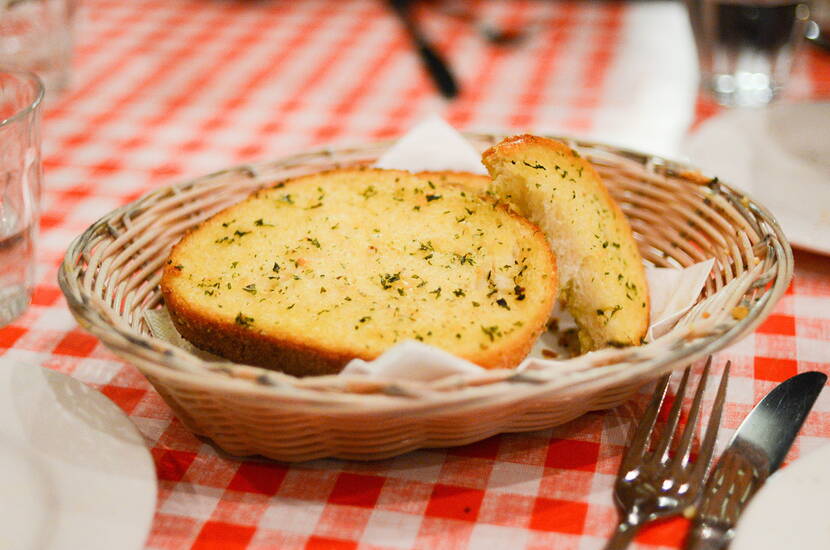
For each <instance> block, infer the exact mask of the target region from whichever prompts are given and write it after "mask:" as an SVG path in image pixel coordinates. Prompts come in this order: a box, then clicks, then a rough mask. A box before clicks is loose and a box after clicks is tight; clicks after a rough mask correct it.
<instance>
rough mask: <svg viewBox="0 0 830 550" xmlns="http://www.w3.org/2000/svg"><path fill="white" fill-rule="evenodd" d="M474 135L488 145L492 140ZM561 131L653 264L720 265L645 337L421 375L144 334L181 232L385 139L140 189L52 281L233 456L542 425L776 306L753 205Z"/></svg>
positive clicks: (439, 441) (780, 279)
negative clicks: (251, 356) (326, 365)
mask: <svg viewBox="0 0 830 550" xmlns="http://www.w3.org/2000/svg"><path fill="white" fill-rule="evenodd" d="M467 137H468V139H469V140H470V142H471V143H473V145H475V146H476V147H478V148H479V149H481V150H483V149H485V148H486V147H488V146H490V145H492V144H494V143H496V142H498V141H499V140H500V139H501V136H492V135H480V134H468V135H467ZM560 139H562V138H560ZM565 141H567V142H568V143H569V144H570V145H571V146H572V147H574V148H575V149H577V150H578V151H579V152H580V153H581V154H582V155H583V156H585V157H586V158H588V159H589V160H590V161H591V162H592V163H593V164H594V165H595V166H596V167H597V169H598V170H599V172H600V173H601V175H602V176H603V178H604V180H605V182H606V184H607V186H608V187H609V189H610V191H611V193H612V194H613V195H614V197H615V198H616V199H617V201H618V202H619V203H620V205H621V206H622V208H623V210H624V211H625V213H626V214H627V215H628V217H629V219H630V221H631V225H632V227H633V229H634V231H635V234H636V237H637V239H638V242H639V243H640V249H641V251H642V254H643V257H644V259H645V260H646V261H647V262H649V263H651V264H653V265H657V266H677V267H679V266H687V265H691V264H693V263H696V262H699V261H702V260H705V259H707V258H714V259H715V264H714V268H713V271H712V274H711V276H710V278H709V279H708V281H707V283H706V286H705V288H704V290H703V292H702V293H701V296H700V300H699V301H698V303H697V304H696V305H695V307H694V308H692V310H691V311H690V312H689V313H687V314H686V315H685V316H684V317H683V319H681V321H680V322H679V323H678V325H677V326H676V327H675V328H674V329H673V330H672V331H671V332H669V333H668V334H667V335H665V336H663V337H661V338H659V339H657V340H656V341H655V342H653V343H650V344H647V345H644V346H640V347H636V348H628V349H608V350H602V351H599V352H595V353H591V354H588V355H584V356H581V357H576V358H573V359H569V360H565V361H559V362H556V363H547V362H538V363H532V364H531V365H530V366H529V367H528V368H526V369H524V370H522V371H516V370H495V371H487V372H486V373H485V374H482V375H475V376H455V377H452V378H447V379H443V380H441V381H438V382H433V383H421V382H418V383H416V382H382V381H378V380H375V379H370V378H364V377H360V376H321V377H312V378H295V377H292V376H288V375H285V374H282V373H278V372H273V371H268V370H265V369H261V368H257V367H250V366H245V365H238V364H234V363H230V362H223V363H216V362H206V361H203V360H201V359H199V358H198V357H196V356H194V355H192V354H190V353H188V352H186V351H184V350H182V349H179V348H177V347H175V346H173V345H171V344H168V343H167V342H164V341H161V340H158V339H155V338H153V337H151V336H150V333H149V329H148V326H147V325H146V322H145V320H144V316H143V313H144V311H146V310H148V309H152V308H157V307H159V306H160V305H161V293H160V291H159V287H158V283H159V279H160V277H161V268H162V264H163V262H164V261H165V259H166V256H167V253H168V251H169V249H170V248H171V246H172V245H173V244H174V243H176V242H177V241H178V240H179V238H180V237H181V236H182V235H183V234H184V233H185V232H186V231H188V230H189V229H190V228H192V227H194V226H195V225H196V224H198V223H199V222H201V221H202V220H204V219H205V218H207V217H209V216H211V215H212V214H214V213H215V212H217V211H219V210H221V209H223V208H225V207H226V206H228V205H230V204H232V203H234V202H237V201H239V200H240V199H242V198H243V197H246V196H247V195H248V194H250V193H251V192H252V191H254V190H256V189H259V188H261V187H264V186H268V185H270V184H272V183H274V182H275V181H278V180H282V179H285V178H288V177H293V176H298V175H301V174H306V173H310V172H315V171H319V170H323V169H329V168H333V167H336V166H343V165H352V164H361V163H371V162H372V161H373V160H374V159H376V158H377V157H378V155H380V154H381V153H382V152H383V151H384V150H385V149H386V148H387V147H388V146H389V145H390V143H379V144H374V145H370V146H365V147H359V148H354V149H349V150H338V151H317V152H312V153H308V154H302V155H297V156H293V157H290V158H285V159H282V160H278V161H275V162H269V163H264V164H259V165H256V166H242V167H236V168H232V169H229V170H226V171H223V172H219V173H216V174H211V175H208V176H205V177H202V178H199V179H197V180H195V181H192V182H188V183H184V184H180V185H175V186H172V187H168V188H164V189H159V190H157V191H154V192H152V193H149V194H148V195H146V196H144V197H143V198H141V199H139V200H137V201H136V202H133V203H131V204H128V205H126V206H124V207H122V208H119V209H118V210H115V211H114V212H112V213H110V214H109V215H107V216H105V217H104V218H103V219H101V220H99V221H98V222H97V223H95V224H94V225H93V226H91V227H90V228H89V229H87V230H86V231H85V232H84V233H83V234H82V235H81V236H80V237H78V238H77V239H75V240H74V241H73V243H72V244H71V245H70V247H69V249H68V251H67V253H66V257H65V259H64V262H63V265H62V266H61V269H60V273H59V282H60V286H61V288H62V290H63V292H64V294H65V295H66V298H67V300H68V303H69V307H70V309H71V310H72V313H73V314H74V315H75V317H76V318H77V320H78V322H79V323H80V324H81V325H82V326H83V327H84V328H85V329H87V330H88V331H90V332H91V333H92V334H94V335H95V336H97V337H98V338H100V339H101V341H102V342H103V343H104V344H105V345H106V346H107V347H109V348H110V349H111V350H112V351H113V352H115V353H116V354H117V355H119V356H120V357H122V358H123V359H125V360H126V361H128V362H130V363H132V364H134V365H136V366H137V367H138V368H139V369H140V370H141V372H142V373H144V375H145V376H147V378H148V379H149V380H150V382H151V383H152V384H153V386H155V388H156V389H157V390H158V392H159V393H160V394H161V395H162V397H163V398H164V399H165V401H166V402H167V403H168V404H169V405H170V407H171V408H172V409H173V410H174V411H175V413H176V415H177V416H178V417H179V418H180V419H181V421H182V422H183V423H184V424H185V426H186V427H187V428H188V429H190V430H192V431H193V432H195V433H196V434H199V435H202V436H206V437H209V438H211V439H212V440H213V441H214V442H215V443H216V444H218V445H219V446H220V447H221V448H223V449H224V450H225V451H227V452H229V453H231V454H235V455H251V454H259V455H264V456H267V457H270V458H274V459H278V460H283V461H300V460H309V459H313V458H319V457H339V458H348V459H379V458H385V457H389V456H394V455H397V454H401V453H404V452H407V451H410V450H413V449H418V448H423V447H445V446H453V445H463V444H466V443H470V442H473V441H477V440H480V439H484V438H486V437H489V436H491V435H494V434H497V433H500V432H519V431H529V430H538V429H543V428H549V427H552V426H555V425H558V424H562V423H564V422H568V421H569V420H571V419H573V418H576V417H578V416H580V415H582V414H584V413H586V412H588V411H591V410H598V409H607V408H610V407H614V406H616V405H618V404H620V403H622V402H623V401H625V400H626V399H627V398H629V397H630V396H631V395H632V393H633V392H635V391H636V390H637V388H639V387H640V386H641V385H643V384H645V383H647V382H649V381H651V380H654V379H655V378H657V377H658V376H660V375H662V374H663V373H665V372H667V371H668V370H670V369H672V368H675V367H677V366H682V365H686V364H688V363H689V362H691V361H693V360H695V359H698V358H700V357H702V356H704V355H706V354H709V353H712V352H714V351H716V350H719V349H721V348H723V347H725V346H727V345H728V344H730V343H732V342H734V341H735V340H737V339H738V338H740V337H742V336H744V335H746V334H747V333H749V332H750V331H752V330H753V329H754V328H755V327H756V326H757V325H758V323H760V322H761V321H762V320H763V319H764V317H765V316H766V315H768V314H769V312H770V311H771V309H772V308H773V306H774V304H775V302H776V301H777V300H778V298H780V296H781V295H782V294H783V293H784V291H785V289H786V287H787V285H788V284H789V281H790V279H791V277H792V271H793V258H792V252H791V250H790V247H789V245H788V243H787V242H786V240H785V238H784V235H783V233H782V231H781V228H780V227H779V226H778V225H777V223H776V222H775V220H774V219H773V217H772V216H771V215H770V214H769V212H768V211H767V210H766V209H765V208H764V207H762V206H760V205H758V204H757V203H755V202H754V201H752V200H751V199H749V198H747V197H745V196H743V195H742V194H739V193H737V192H735V191H734V190H732V189H731V188H729V187H728V186H726V185H724V184H722V183H719V182H718V181H717V180H708V179H707V178H704V177H702V176H701V175H700V174H698V173H696V172H693V171H691V170H690V169H689V168H688V167H685V166H683V165H680V164H677V163H673V162H670V161H666V160H664V159H661V158H657V157H654V156H650V155H644V154H639V153H634V152H631V151H624V150H620V149H617V148H613V147H608V146H604V145H599V144H595V143H588V142H583V141H577V140H571V139H565Z"/></svg>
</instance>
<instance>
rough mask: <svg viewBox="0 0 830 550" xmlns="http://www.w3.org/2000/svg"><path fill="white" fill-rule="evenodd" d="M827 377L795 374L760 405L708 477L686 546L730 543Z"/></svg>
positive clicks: (707, 549)
mask: <svg viewBox="0 0 830 550" xmlns="http://www.w3.org/2000/svg"><path fill="white" fill-rule="evenodd" d="M826 381H827V375H825V374H823V373H820V372H815V371H811V372H805V373H802V374H799V375H796V376H793V377H792V378H789V379H787V380H785V381H784V382H782V383H781V384H779V385H778V386H776V387H775V388H773V390H772V391H771V392H769V393H768V394H767V395H766V396H765V397H764V398H763V399H762V400H761V401H760V402H759V403H758V404H757V405H755V408H753V409H752V411H751V412H750V413H749V415H748V416H747V417H746V418H745V419H744V421H743V422H741V425H740V426H739V427H738V430H737V431H736V432H735V435H734V436H733V437H732V440H731V441H730V442H729V445H728V446H727V447H726V450H725V451H724V452H723V454H722V455H721V458H720V460H719V461H718V463H717V465H716V466H715V467H714V469H713V470H712V473H711V474H710V476H709V479H708V480H707V482H706V486H705V487H704V490H703V497H702V499H701V502H700V504H699V505H698V507H697V510H696V515H695V517H694V520H693V524H692V528H691V530H690V532H689V536H688V537H687V538H686V544H685V546H684V548H685V549H686V550H717V549H722V548H726V547H727V546H729V543H730V542H731V541H732V538H733V537H734V534H735V533H734V527H735V524H736V523H737V521H738V516H740V514H741V512H742V511H743V509H744V507H745V506H746V504H747V502H748V501H749V499H750V498H752V496H753V495H754V494H755V492H756V491H757V490H758V489H759V488H760V486H761V485H762V484H763V483H764V481H765V480H766V479H767V477H769V475H770V474H771V473H772V472H774V471H775V470H776V469H777V468H778V467H779V466H780V465H781V462H782V461H783V460H784V457H785V456H786V455H787V451H789V449H790V446H792V443H793V441H794V440H795V436H796V435H797V434H798V431H799V430H800V429H801V425H802V424H804V420H805V418H806V417H807V414H808V413H809V412H810V409H811V408H812V407H813V403H815V401H816V399H817V398H818V395H819V393H821V390H822V388H823V387H824V383H825V382H826Z"/></svg>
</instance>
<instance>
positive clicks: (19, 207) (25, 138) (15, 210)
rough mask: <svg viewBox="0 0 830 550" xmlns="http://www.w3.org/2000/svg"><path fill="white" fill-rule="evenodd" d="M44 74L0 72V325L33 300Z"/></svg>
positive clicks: (15, 315) (39, 192) (40, 174)
mask: <svg viewBox="0 0 830 550" xmlns="http://www.w3.org/2000/svg"><path fill="white" fill-rule="evenodd" d="M43 95H44V88H43V84H42V83H41V81H40V79H39V78H38V77H37V76H36V75H34V74H32V73H25V72H13V71H0V327H2V326H4V325H7V324H8V323H10V322H11V321H12V320H14V319H15V318H17V316H18V315H20V314H21V313H22V312H23V311H24V310H25V309H26V307H27V306H28V305H29V300H30V299H31V294H32V285H33V284H34V269H35V264H34V251H35V241H36V238H37V231H38V221H39V213H40V194H41V184H42V183H41V179H42V172H41V164H40V105H41V102H42V100H43Z"/></svg>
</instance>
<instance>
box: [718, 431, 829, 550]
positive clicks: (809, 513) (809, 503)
mask: <svg viewBox="0 0 830 550" xmlns="http://www.w3.org/2000/svg"><path fill="white" fill-rule="evenodd" d="M828 466H830V445H825V446H824V447H822V448H820V449H818V450H817V451H814V452H812V453H810V454H808V455H807V456H804V457H802V458H800V459H798V460H796V461H795V462H793V463H792V464H790V465H789V466H787V467H786V468H784V469H783V470H780V471H779V472H777V473H775V474H773V475H772V476H771V477H770V478H769V480H767V482H766V483H765V484H764V486H763V487H762V488H761V490H760V491H758V494H756V495H755V496H754V497H753V499H752V500H751V501H750V503H749V505H748V506H747V508H746V510H745V511H744V513H743V515H742V516H741V520H740V521H739V522H738V526H737V532H736V535H735V540H734V542H733V543H732V545H731V546H730V547H729V548H730V549H731V550H781V549H782V548H792V549H793V550H795V549H798V550H812V549H816V550H818V549H822V550H825V549H827V548H830V468H828Z"/></svg>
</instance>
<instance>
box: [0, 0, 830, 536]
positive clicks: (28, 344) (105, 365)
mask: <svg viewBox="0 0 830 550" xmlns="http://www.w3.org/2000/svg"><path fill="white" fill-rule="evenodd" d="M447 4H450V3H449V2H435V3H433V4H432V8H431V9H430V10H429V11H428V12H426V13H422V14H421V15H422V22H423V25H424V28H425V29H426V30H427V32H429V34H430V35H431V36H432V37H434V38H435V41H436V43H437V44H438V46H439V47H440V48H441V50H442V51H444V52H446V53H447V56H448V58H449V59H450V61H451V63H452V65H453V67H454V68H455V69H456V71H457V73H458V76H459V80H460V83H461V86H462V88H463V94H462V96H461V97H460V98H459V99H458V100H456V101H454V102H452V103H445V102H443V101H442V100H440V99H438V98H437V97H436V95H435V93H434V91H433V89H432V87H431V84H430V82H429V80H428V79H426V78H425V76H424V75H423V73H422V71H421V67H420V65H419V61H418V59H417V58H416V57H415V56H414V55H413V52H412V50H411V48H410V46H409V43H408V42H407V40H406V37H405V36H404V35H403V34H402V32H401V28H400V25H399V24H398V22H397V21H396V20H395V19H394V18H392V17H391V16H390V14H389V13H388V12H387V11H386V10H385V9H384V6H383V3H382V2H379V1H373V0H352V1H342V2H337V1H324V0H303V1H302V2H300V1H288V0H285V1H273V2H244V1H242V0H228V1H222V2H220V1H216V0H213V1H209V0H180V1H178V2H167V1H163V0H132V1H130V2H123V1H120V0H87V1H86V2H84V6H83V10H82V12H81V21H80V25H79V37H78V38H79V39H78V47H77V55H76V61H75V66H74V86H73V88H72V89H71V90H70V92H69V93H67V94H66V95H64V96H63V97H61V98H58V99H54V100H52V101H51V102H50V103H49V105H48V108H47V110H46V113H45V118H44V132H43V133H44V164H45V172H46V195H45V197H44V213H43V218H42V235H41V239H40V251H39V257H38V261H39V284H38V285H37V288H36V291H35V295H34V299H33V303H32V306H31V307H30V308H29V310H28V311H27V312H26V313H25V314H24V315H23V316H22V317H21V318H20V319H18V320H17V321H16V322H14V323H13V324H12V325H10V326H7V327H5V328H3V329H0V355H5V356H6V357H9V358H12V359H13V358H20V359H24V360H27V361H31V362H36V363H38V364H41V365H44V366H46V367H49V368H53V369H55V370H58V371H61V372H64V373H69V374H71V375H72V376H74V377H76V378H78V379H80V380H82V381H84V382H86V383H88V384H90V385H92V386H94V387H96V388H98V389H100V390H101V391H102V392H103V393H104V394H106V395H107V396H108V397H110V398H111V399H112V400H113V401H114V402H116V403H117V404H118V405H119V406H120V407H121V408H122V409H123V410H124V411H125V412H126V413H127V414H128V415H130V417H131V418H132V420H133V422H135V424H136V425H137V426H138V428H139V430H140V431H141V432H142V433H143V434H144V437H145V438H146V440H147V445H148V446H149V447H150V448H151V449H152V454H153V456H154V458H155V462H156V468H157V473H158V479H159V497H158V506H157V511H156V516H155V521H154V523H153V527H152V531H151V533H150V534H149V538H148V540H147V547H148V548H153V549H178V548H197V549H207V548H221V549H224V550H231V549H237V548H239V549H242V548H251V549H255V548H287V549H300V548H306V549H324V548H332V549H336V548H342V549H353V548H361V549H370V548H371V549H406V548H430V549H431V550H437V549H440V548H447V549H456V548H475V549H487V548H528V549H531V548H556V549H579V550H590V549H598V548H601V547H602V545H603V544H604V542H605V540H606V538H607V536H608V534H609V531H610V530H611V529H612V526H613V524H614V521H615V518H616V514H615V511H614V508H613V505H612V501H611V488H612V485H613V480H614V474H615V471H616V468H617V466H618V463H619V459H620V455H621V452H622V450H623V447H624V445H625V442H626V438H627V434H628V433H629V430H628V428H629V426H630V425H631V420H632V418H634V417H636V415H637V414H638V412H639V411H641V410H642V407H643V404H644V403H643V402H644V401H645V399H646V395H643V396H642V398H641V399H640V400H639V401H638V402H634V403H631V404H629V405H626V406H624V407H620V408H618V409H616V410H612V411H607V412H602V413H592V414H588V415H586V416H584V417H582V418H580V419H577V420H575V421H574V422H571V423H570V424H568V425H566V426H562V427H559V428H556V429H553V430H547V431H542V432H536V433H531V434H523V435H501V436H497V437H493V438H490V439H488V440H485V441H482V442H479V443H476V444H473V445H469V446H466V447H462V448H457V449H448V450H428V451H419V452H413V453H409V454H406V455H404V456H401V457H397V458H393V459H389V460H385V461H381V462H373V463H357V462H346V461H338V460H317V461H314V462H310V463H305V464H299V465H294V466H286V465H281V464H277V463H273V462H267V461H257V460H236V459H232V458H229V457H226V456H224V455H223V454H222V453H221V452H219V451H217V450H216V449H215V448H213V447H211V446H210V445H209V444H207V443H206V442H204V441H201V440H199V439H197V438H196V437H194V436H193V435H191V434H190V433H188V432H187V431H186V430H184V428H183V427H182V425H181V424H180V423H179V422H178V421H177V420H176V419H175V418H173V416H172V414H171V412H170V409H169V408H168V407H167V406H166V405H165V404H164V402H163V401H162V400H161V398H160V397H159V395H158V394H157V393H156V392H155V391H154V390H153V389H152V388H151V387H150V386H149V384H148V383H147V381H146V380H145V379H144V378H143V377H142V376H141V375H140V374H139V373H138V372H137V371H136V369H135V368H133V367H132V366H130V365H127V364H124V363H123V362H121V361H119V360H118V359H117V358H116V357H115V356H114V355H113V354H111V353H110V352H109V351H108V350H107V349H106V348H104V347H103V346H102V345H101V344H100V343H99V342H98V341H97V340H96V339H95V338H93V337H92V336H90V335H88V334H86V333H84V332H83V331H82V330H81V329H80V328H79V327H78V326H77V325H76V323H75V322H74V321H73V319H72V317H71V316H70V314H69V312H68V311H67V308H66V305H65V302H64V300H63V298H62V296H61V294H60V291H59V290H58V288H57V286H56V283H55V275H56V271H57V266H58V264H59V262H60V260H61V257H62V255H63V252H64V250H65V248H66V246H67V245H68V243H69V241H70V240H71V239H72V238H73V237H74V236H76V235H77V234H79V233H80V232H81V231H83V230H84V229H85V228H86V227H87V226H88V225H89V224H90V223H91V222H93V221H94V220H95V219H96V218H98V217H99V216H101V215H102V214H104V213H106V212H108V211H109V210H111V209H113V208H114V207H116V206H118V205H121V204H124V203H126V202H128V201H130V200H133V199H135V198H136V197H138V196H139V195H141V194H142V193H145V192H147V191H149V190H151V189H154V188H157V187H160V186H163V185H167V184H170V183H172V182H174V181H177V180H180V179H183V178H189V177H195V176H199V175H202V174H205V173H208V172H210V171H213V170H216V169H219V168H222V167H225V166H226V165H229V164H233V163H238V162H241V161H248V160H259V159H266V158H274V157H278V156H282V155H286V154H289V153H293V152H298V151H301V150H303V149H306V148H308V147H311V146H317V145H323V144H338V143H341V144H342V143H355V142H361V141H367V140H377V139H380V138H388V137H391V136H395V135H398V134H399V133H400V132H402V131H403V130H405V129H406V128H408V127H409V126H410V125H412V124H413V123H414V122H416V121H417V120H419V119H420V118H421V117H423V116H425V115H426V114H428V113H430V112H434V111H437V112H439V113H441V114H443V115H444V116H445V117H446V118H447V119H448V120H449V121H450V122H452V123H453V124H454V125H456V126H457V127H460V128H464V129H479V130H507V131H509V130H510V129H523V130H530V131H538V132H544V131H547V132H558V133H570V134H582V135H594V136H596V137H598V138H600V139H603V140H605V141H614V142H624V143H629V144H632V145H642V146H647V147H649V148H650V149H651V150H655V151H660V152H662V151H664V150H666V148H667V147H668V145H667V144H669V145H670V144H672V143H676V141H677V138H679V137H680V135H682V132H684V131H685V130H686V129H687V127H688V125H689V124H690V123H691V122H692V121H693V120H694V118H695V117H697V118H698V119H699V118H701V117H703V116H705V115H707V114H711V113H712V112H713V108H712V106H711V105H709V104H707V103H705V102H703V101H698V102H697V103H696V102H695V99H694V98H695V94H694V65H693V59H694V58H693V49H692V46H691V41H690V37H689V32H688V29H687V27H686V23H685V20H684V16H683V13H682V7H681V5H680V4H679V3H672V2H666V3H662V2H648V3H634V4H625V3H619V2H607V3H605V2H603V3H590V2H581V1H571V2H550V3H548V2H529V1H519V0H516V1H514V2H509V4H508V3H507V2H505V1H501V2H495V1H493V2H483V1H482V2H472V3H470V4H469V5H470V6H472V8H473V9H475V10H477V13H479V14H482V15H483V16H485V17H487V18H488V19H491V20H494V21H497V22H498V23H499V24H501V25H505V26H508V27H511V28H523V29H527V30H528V35H527V36H526V38H525V40H524V42H522V43H521V44H520V45H517V46H511V47H498V46H494V45H491V44H488V43H486V42H485V41H484V40H482V38H481V36H480V35H479V34H477V32H476V31H475V30H474V28H473V27H472V26H471V25H470V24H469V22H465V21H464V20H463V19H461V18H458V17H455V16H452V15H450V14H448V13H445V12H442V11H441V9H442V6H446V5H447ZM454 4H455V5H463V4H464V3H458V2H456V3H454ZM805 55H806V56H807V57H806V63H805V64H804V66H803V67H802V74H801V76H799V77H798V82H799V85H798V90H799V93H801V94H804V95H814V96H820V95H822V94H823V95H825V96H826V95H828V94H830V56H828V54H825V53H819V52H817V51H810V52H806V53H805ZM726 359H731V360H732V361H733V365H734V368H733V377H732V381H731V384H730V388H729V395H728V406H727V410H726V414H725V421H724V423H725V430H723V431H722V434H721V435H722V437H721V439H722V440H725V439H726V438H728V437H729V435H730V434H731V432H732V431H733V430H734V429H735V427H736V426H737V425H738V423H739V422H740V420H741V419H742V418H743V416H744V415H745V414H746V413H747V412H748V411H749V409H750V408H751V406H752V405H753V403H754V402H756V401H757V400H758V399H759V398H760V397H761V396H762V395H763V394H764V393H765V392H767V391H768V390H770V389H771V388H772V387H773V385H774V384H775V383H776V382H779V381H781V380H783V379H785V378H787V377H789V376H790V375H793V374H795V373H797V372H801V371H805V370H812V369H815V370H821V371H825V372H830V363H828V361H830V259H828V258H823V257H819V256H814V255H810V254H806V253H797V254H796V277H795V281H794V283H793V285H792V287H791V288H790V290H789V292H788V294H787V295H786V296H785V297H784V299H783V300H782V301H781V303H780V305H779V306H778V307H777V309H776V311H775V314H774V315H772V316H771V317H770V318H769V319H768V320H767V321H766V322H765V323H764V324H763V325H762V326H761V327H760V329H759V330H758V331H757V332H756V333H755V334H754V335H752V336H749V337H748V338H746V339H744V340H743V341H742V342H740V343H737V344H736V345H734V346H732V347H731V348H730V349H728V350H726V351H724V352H722V353H719V354H718V356H717V363H718V366H719V367H720V365H722V364H723V362H725V360H726ZM712 390H714V388H712ZM712 397H713V396H712V395H710V396H709V399H711V398H712ZM828 440H830V392H824V394H823V395H822V396H821V397H820V399H819V401H818V403H817V404H816V407H815V409H814V412H813V413H812V414H811V415H810V417H809V419H808V421H807V423H806V425H805V427H804V429H803V431H802V434H801V436H800V437H799V438H798V440H797V442H796V445H795V447H794V449H793V451H792V452H791V454H790V457H789V459H790V460H792V459H793V458H794V457H797V456H798V455H799V454H800V453H802V452H805V451H808V450H810V449H812V448H815V447H817V446H819V445H822V444H826V443H827V442H828ZM722 443H723V442H722V441H721V444H722ZM685 529H686V526H685V524H684V522H683V520H672V521H667V522H663V523H661V524H658V525H655V526H653V527H650V528H648V529H646V530H644V531H643V533H642V534H641V535H640V537H639V538H638V539H637V540H638V545H639V548H648V549H657V548H676V547H677V546H678V544H679V542H680V541H681V539H682V537H683V535H684V532H685Z"/></svg>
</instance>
